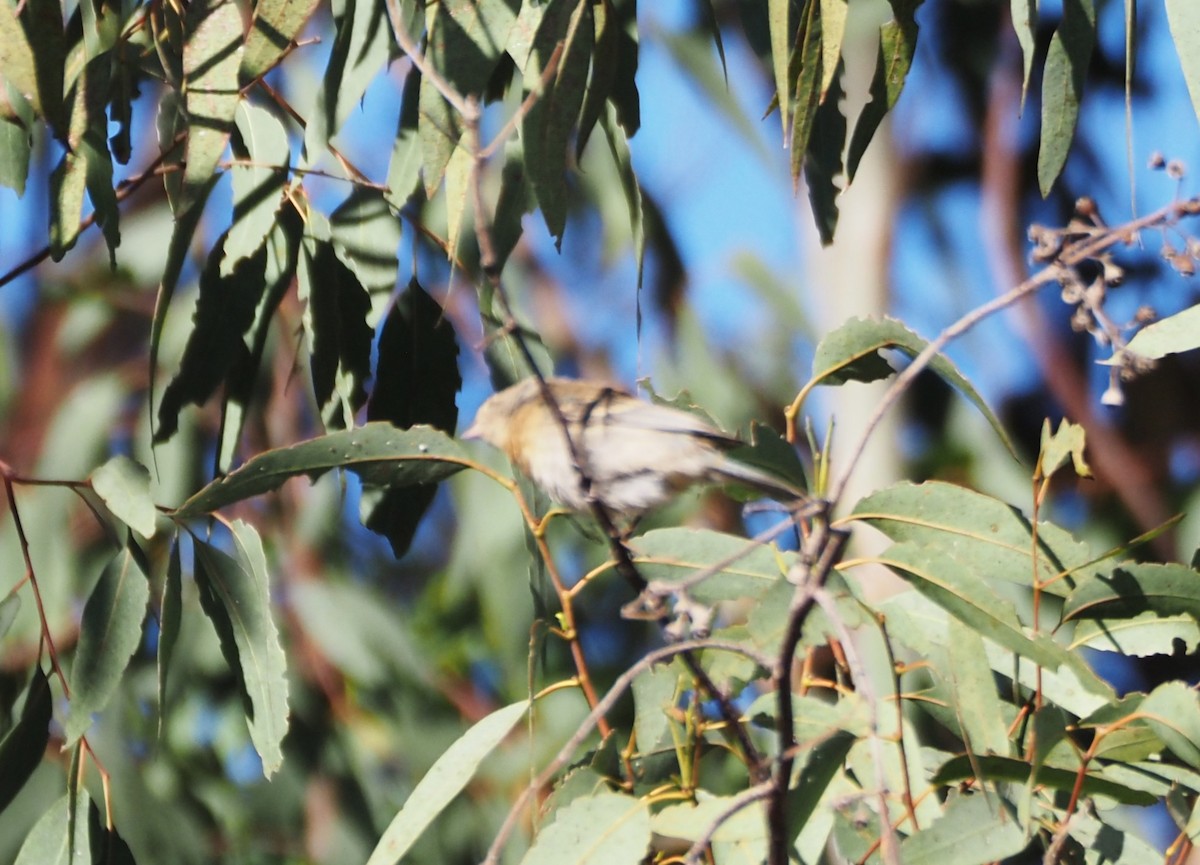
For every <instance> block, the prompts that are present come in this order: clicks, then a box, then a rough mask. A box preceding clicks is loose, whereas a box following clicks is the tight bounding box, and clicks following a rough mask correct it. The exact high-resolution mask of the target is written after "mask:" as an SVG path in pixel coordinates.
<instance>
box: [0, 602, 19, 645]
mask: <svg viewBox="0 0 1200 865" xmlns="http://www.w3.org/2000/svg"><path fill="white" fill-rule="evenodd" d="M20 611H21V596H20V595H18V594H10V595H8V596H7V597H6V598H5V599H4V600H2V601H0V639H3V638H4V635H5V634H7V633H8V629H9V628H11V627H12V625H13V622H15V621H16V620H17V613H19V612H20Z"/></svg>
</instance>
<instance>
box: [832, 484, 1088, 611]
mask: <svg viewBox="0 0 1200 865" xmlns="http://www.w3.org/2000/svg"><path fill="white" fill-rule="evenodd" d="M852 516H853V518H854V519H859V520H863V521H865V522H867V523H869V524H871V525H872V526H874V527H875V528H877V529H879V530H880V531H881V532H883V533H884V534H885V535H887V536H888V537H889V538H891V539H892V540H893V541H911V542H913V543H917V544H921V545H926V546H929V547H933V548H937V549H940V550H941V551H942V552H943V553H945V554H947V555H950V556H953V558H954V560H955V561H957V562H959V563H960V564H961V565H962V566H963V567H964V568H965V569H966V570H968V571H970V572H971V573H972V574H974V575H976V576H977V577H978V578H979V579H981V580H983V581H984V582H988V583H991V582H993V581H995V580H1005V581H1007V582H1011V583H1016V584H1018V585H1023V586H1032V579H1033V555H1032V549H1033V539H1032V535H1031V526H1030V522H1029V520H1028V518H1026V517H1025V515H1024V514H1022V513H1021V512H1020V511H1019V510H1017V509H1016V508H1014V507H1012V506H1011V505H1007V504H1005V503H1004V502H1002V501H1000V500H999V499H994V498H992V497H991V496H985V495H983V494H982V493H977V492H974V491H972V490H968V489H965V488H963V487H960V486H957V485H955V484H948V483H942V482H940V481H930V482H926V483H923V484H912V483H908V482H902V483H899V484H896V485H894V486H891V487H888V488H886V489H883V490H879V491H877V492H874V493H872V494H871V495H869V496H867V497H866V498H864V499H862V500H861V501H860V502H858V504H856V505H855V506H854V511H853V513H852ZM1093 559H1094V556H1093V555H1092V553H1091V551H1090V550H1089V549H1088V547H1087V546H1085V545H1084V544H1082V543H1080V542H1079V541H1076V540H1075V539H1074V538H1072V537H1071V536H1070V535H1069V534H1067V533H1066V532H1065V531H1063V530H1062V529H1060V528H1058V527H1057V526H1055V525H1053V524H1052V523H1046V522H1043V523H1039V525H1038V564H1037V568H1038V576H1039V577H1040V579H1042V580H1043V581H1044V580H1047V579H1049V578H1050V577H1052V576H1055V575H1057V574H1060V573H1065V572H1071V573H1074V574H1076V575H1077V576H1078V577H1079V578H1080V579H1083V578H1086V577H1090V576H1091V575H1092V574H1094V573H1096V570H1095V568H1094V567H1093V566H1091V564H1090V563H1091V562H1092V560H1093ZM1044 591H1045V592H1047V593H1049V594H1053V595H1058V596H1065V595H1066V594H1067V593H1068V592H1069V591H1070V586H1069V585H1068V581H1066V580H1057V581H1055V582H1053V583H1050V584H1049V585H1047V586H1045V587H1044Z"/></svg>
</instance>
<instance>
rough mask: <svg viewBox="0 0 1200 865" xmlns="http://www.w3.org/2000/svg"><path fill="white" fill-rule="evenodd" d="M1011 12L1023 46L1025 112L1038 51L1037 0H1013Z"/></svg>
mask: <svg viewBox="0 0 1200 865" xmlns="http://www.w3.org/2000/svg"><path fill="white" fill-rule="evenodd" d="M1009 14H1010V16H1011V18H1012V25H1013V30H1014V31H1015V32H1016V34H1017V42H1018V44H1020V46H1021V67H1022V70H1023V72H1022V75H1021V112H1022V113H1024V111H1025V98H1026V97H1027V96H1028V95H1029V82H1030V79H1031V78H1032V76H1033V58H1034V55H1035V54H1036V53H1037V23H1038V17H1037V0H1011V8H1010V12H1009Z"/></svg>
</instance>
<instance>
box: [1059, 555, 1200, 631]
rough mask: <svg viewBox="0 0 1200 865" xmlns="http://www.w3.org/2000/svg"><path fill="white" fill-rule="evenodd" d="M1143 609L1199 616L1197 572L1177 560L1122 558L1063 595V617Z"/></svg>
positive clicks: (1130, 612)
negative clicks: (1126, 560)
mask: <svg viewBox="0 0 1200 865" xmlns="http://www.w3.org/2000/svg"><path fill="white" fill-rule="evenodd" d="M1147 611H1149V612H1154V613H1158V614H1159V615H1164V616H1173V615H1179V614H1186V615H1190V616H1192V617H1194V618H1197V619H1200V573H1197V571H1196V570H1195V569H1194V568H1190V567H1188V566H1187V565H1181V564H1177V563H1171V564H1166V565H1162V564H1156V563H1149V562H1147V563H1141V562H1124V563H1122V564H1121V565H1120V566H1119V567H1116V568H1114V569H1113V570H1112V572H1111V573H1107V574H1097V575H1096V576H1094V577H1093V578H1092V579H1090V580H1087V581H1083V582H1081V583H1080V585H1079V587H1078V588H1077V589H1076V590H1075V591H1074V592H1072V593H1071V595H1070V596H1069V597H1068V598H1067V602H1066V604H1065V606H1064V607H1063V618H1064V619H1065V620H1070V619H1119V618H1129V617H1132V616H1137V615H1140V614H1141V613H1144V612H1147Z"/></svg>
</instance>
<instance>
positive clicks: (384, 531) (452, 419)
mask: <svg viewBox="0 0 1200 865" xmlns="http://www.w3.org/2000/svg"><path fill="white" fill-rule="evenodd" d="M460 387H462V376H461V375H460V374H459V371H458V341H457V339H456V338H455V335H454V328H453V327H452V326H451V325H450V320H449V319H448V318H447V317H446V313H445V310H443V309H442V307H441V305H440V304H439V303H438V302H437V301H436V300H434V299H433V298H432V297H430V296H429V294H428V293H426V291H425V289H423V288H422V287H421V286H420V284H419V283H418V282H417V281H416V280H415V279H414V280H412V281H411V282H410V283H409V284H408V288H407V289H405V291H404V293H403V294H402V295H401V296H400V298H399V299H398V300H397V302H396V305H395V306H394V307H393V308H392V311H391V313H390V314H389V315H388V317H387V319H386V320H385V321H384V325H383V329H382V331H381V332H380V335H379V350H378V361H377V363H376V366H375V382H374V384H373V387H372V392H371V398H370V400H369V401H368V403H367V419H368V420H371V421H388V422H390V423H392V424H394V425H395V426H397V427H400V428H402V429H404V428H408V427H412V426H414V425H416V424H428V425H429V426H432V427H434V428H435V429H440V430H443V431H444V432H447V433H452V432H453V431H454V428H455V426H456V424H457V423H458V407H457V405H456V404H455V395H456V394H457V393H458V390H459V388H460ZM436 492H437V485H436V483H428V484H419V485H417V486H409V487H402V488H393V487H381V486H375V485H368V486H365V487H364V489H363V497H362V503H361V505H360V515H361V519H362V522H363V525H365V526H366V527H367V528H369V529H371V531H373V532H376V533H378V534H381V535H383V536H384V537H386V538H387V539H388V542H389V543H390V544H391V546H392V552H393V553H394V554H395V556H396V557H397V558H399V557H401V556H403V555H404V553H405V552H407V550H408V547H409V545H410V544H411V543H412V539H413V535H414V533H415V532H416V530H417V525H418V523H419V522H420V520H421V517H422V516H424V514H425V511H426V510H428V508H429V505H430V504H431V503H432V502H433V496H434V494H435V493H436Z"/></svg>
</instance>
